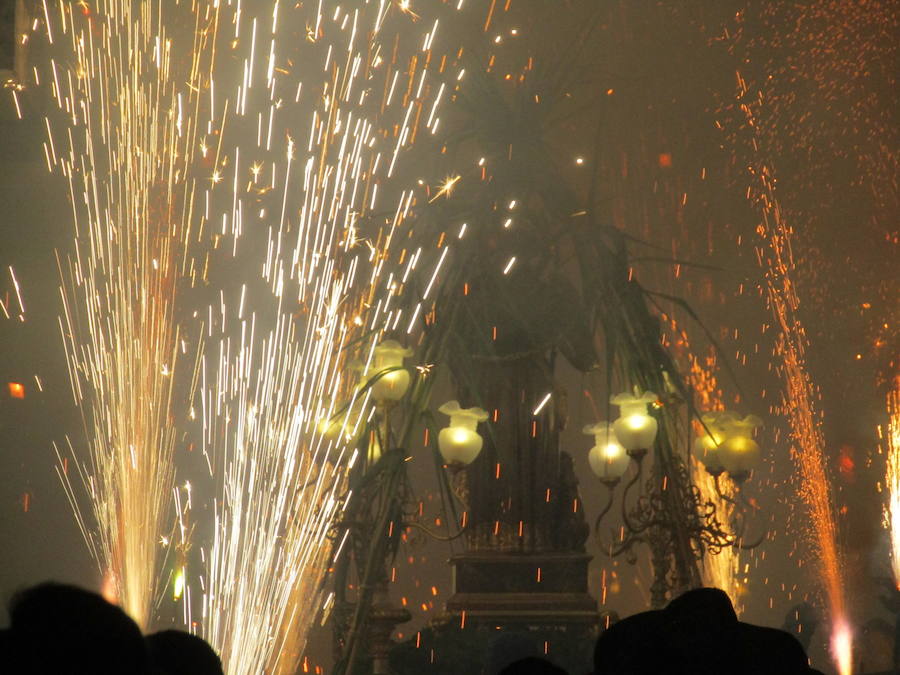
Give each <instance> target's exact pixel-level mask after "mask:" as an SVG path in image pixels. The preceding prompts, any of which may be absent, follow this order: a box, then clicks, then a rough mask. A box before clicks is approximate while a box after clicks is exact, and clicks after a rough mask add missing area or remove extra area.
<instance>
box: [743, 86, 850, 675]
mask: <svg viewBox="0 0 900 675" xmlns="http://www.w3.org/2000/svg"><path fill="white" fill-rule="evenodd" d="M737 79H738V83H739V101H740V106H741V109H742V110H743V112H744V114H745V115H746V118H747V122H748V128H749V129H757V128H758V126H759V125H758V123H757V121H756V115H757V113H756V108H757V103H756V102H755V101H753V100H752V99H753V96H752V95H751V94H750V90H749V88H748V87H747V85H746V83H745V82H744V80H743V78H742V77H741V76H740V73H738V74H737ZM753 146H754V148H758V147H759V142H758V139H757V138H756V137H755V136H754V139H753ZM756 160H757V161H755V163H754V164H752V165H751V166H750V167H749V170H750V173H751V178H752V183H751V184H750V186H749V188H748V192H747V194H748V197H749V198H750V199H751V200H752V201H753V203H754V204H755V205H756V206H757V208H758V209H759V212H760V214H761V216H762V222H761V223H760V224H759V227H758V228H757V232H758V234H759V236H760V237H761V239H762V241H763V245H762V246H760V247H759V248H758V250H757V254H758V257H759V260H760V263H761V264H762V265H763V268H764V270H765V282H766V291H767V298H768V301H769V305H770V307H771V309H772V312H773V315H774V317H775V320H776V322H777V324H778V327H779V329H780V330H779V335H778V341H777V343H776V355H777V356H778V358H779V360H780V362H781V373H782V376H783V378H784V385H785V391H784V397H783V407H784V411H785V415H786V417H787V418H788V421H789V422H790V426H791V438H792V440H793V444H794V447H793V449H792V455H793V457H794V458H795V460H796V462H797V469H798V473H799V485H800V495H801V496H802V497H803V500H804V501H805V502H806V506H807V508H808V509H809V514H810V518H811V522H812V525H813V533H814V541H813V544H814V546H815V550H816V553H817V555H818V561H819V568H820V571H821V575H822V580H823V581H824V585H825V591H826V595H827V597H828V604H829V607H830V610H831V622H832V643H833V644H834V645H835V650H834V651H833V654H834V656H835V659H836V660H837V662H838V666H839V668H840V671H839V672H840V673H841V675H849V673H850V672H851V671H850V660H849V657H847V656H846V654H845V652H846V653H849V652H850V651H852V633H851V631H850V630H849V624H848V622H847V619H846V608H845V601H844V588H843V580H842V575H841V571H842V564H841V556H840V551H839V550H838V546H837V523H836V521H835V513H834V504H833V501H832V495H831V487H830V485H831V483H830V481H829V477H828V475H827V473H826V471H825V466H826V464H825V458H824V452H825V438H824V435H823V432H822V419H821V413H820V412H819V411H818V410H817V408H816V405H815V400H816V398H817V390H816V387H815V384H814V383H813V382H812V380H811V378H810V376H809V373H808V370H807V367H806V357H805V352H806V347H807V343H808V338H807V336H806V332H805V331H804V328H803V324H802V322H801V321H800V318H799V316H798V314H797V310H798V307H799V305H800V300H799V298H798V296H797V287H796V284H795V283H794V280H793V275H794V260H793V253H792V250H791V227H790V225H789V224H788V223H787V222H786V221H785V219H784V217H783V212H782V209H781V206H780V204H779V201H778V196H777V194H776V189H775V182H776V181H775V178H774V175H773V171H772V169H771V167H769V166H768V165H767V164H766V163H765V162H762V161H759V159H758V157H757V158H756Z"/></svg>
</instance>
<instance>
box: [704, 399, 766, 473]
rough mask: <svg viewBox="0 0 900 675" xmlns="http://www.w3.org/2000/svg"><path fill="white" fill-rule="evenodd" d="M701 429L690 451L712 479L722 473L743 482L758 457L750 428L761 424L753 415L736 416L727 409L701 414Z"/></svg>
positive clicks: (759, 455) (758, 449)
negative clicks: (695, 455)
mask: <svg viewBox="0 0 900 675" xmlns="http://www.w3.org/2000/svg"><path fill="white" fill-rule="evenodd" d="M700 419H701V420H702V421H703V429H702V430H701V431H700V432H699V433H698V435H697V438H696V439H695V440H694V452H695V453H696V454H697V458H698V459H699V460H700V461H701V462H702V463H703V466H705V467H706V470H707V471H708V472H709V473H710V475H712V476H713V477H714V478H718V476H720V475H721V474H722V473H723V472H728V475H729V477H730V478H731V479H732V480H733V481H734V482H735V483H738V484H741V483H743V482H744V481H745V480H746V479H747V477H748V476H749V475H750V472H751V471H753V470H754V469H755V468H756V467H757V466H759V462H760V460H761V459H762V452H761V451H760V448H759V444H758V443H757V442H756V441H754V440H753V431H754V429H756V428H757V427H759V426H761V425H762V420H761V419H759V418H758V417H757V416H756V415H747V416H746V417H745V418H743V419H740V418H739V417H738V416H737V415H735V414H734V413H731V412H724V411H723V412H711V413H705V414H704V415H703V416H702V417H701V418H700Z"/></svg>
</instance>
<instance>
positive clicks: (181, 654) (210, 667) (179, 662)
mask: <svg viewBox="0 0 900 675" xmlns="http://www.w3.org/2000/svg"><path fill="white" fill-rule="evenodd" d="M144 642H145V643H146V645H147V652H148V654H149V656H150V666H151V667H152V668H153V669H154V672H159V673H165V675H223V671H222V661H220V660H219V656H218V655H217V654H216V653H215V652H214V651H213V648H212V647H210V646H209V644H207V643H206V641H205V640H203V639H202V638H199V637H197V636H196V635H191V634H190V633H185V632H183V631H180V630H163V631H160V632H158V633H154V634H153V635H148V636H147V637H146V638H144Z"/></svg>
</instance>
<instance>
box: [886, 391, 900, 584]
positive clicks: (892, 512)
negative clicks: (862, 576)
mask: <svg viewBox="0 0 900 675" xmlns="http://www.w3.org/2000/svg"><path fill="white" fill-rule="evenodd" d="M887 413H888V425H887V433H886V434H884V436H885V442H886V445H887V475H886V476H885V483H886V487H887V491H888V505H887V508H886V509H885V514H884V517H885V524H886V525H887V528H888V531H889V532H890V535H891V570H892V571H893V573H894V584H896V586H897V588H898V590H900V378H895V380H894V389H893V390H892V391H891V392H890V393H888V395H887Z"/></svg>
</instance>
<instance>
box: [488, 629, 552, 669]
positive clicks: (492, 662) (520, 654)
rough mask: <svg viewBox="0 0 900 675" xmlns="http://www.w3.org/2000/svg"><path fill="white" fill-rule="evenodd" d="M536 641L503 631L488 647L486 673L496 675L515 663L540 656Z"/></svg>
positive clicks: (523, 635)
mask: <svg viewBox="0 0 900 675" xmlns="http://www.w3.org/2000/svg"><path fill="white" fill-rule="evenodd" d="M538 654H539V652H538V648H537V644H536V643H535V641H534V640H533V639H532V638H531V637H529V636H528V635H525V634H523V633H519V632H516V631H502V632H500V633H498V634H497V635H496V637H494V639H493V640H491V642H490V644H489V645H488V654H487V663H486V667H485V671H484V672H485V673H487V674H488V675H495V673H499V672H500V671H502V670H503V669H504V668H506V667H507V666H508V665H510V664H511V663H513V662H515V661H519V660H521V659H525V658H528V657H529V656H535V657H536V656H538Z"/></svg>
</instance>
